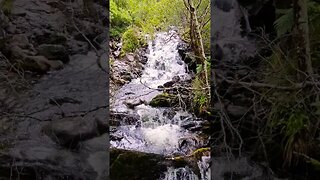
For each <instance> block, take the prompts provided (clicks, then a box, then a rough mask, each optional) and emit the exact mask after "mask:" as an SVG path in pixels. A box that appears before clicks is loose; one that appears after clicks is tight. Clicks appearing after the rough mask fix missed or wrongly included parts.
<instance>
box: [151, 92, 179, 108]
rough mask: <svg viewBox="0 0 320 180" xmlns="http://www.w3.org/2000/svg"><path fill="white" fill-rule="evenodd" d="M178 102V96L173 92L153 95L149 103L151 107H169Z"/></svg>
mask: <svg viewBox="0 0 320 180" xmlns="http://www.w3.org/2000/svg"><path fill="white" fill-rule="evenodd" d="M177 103H178V97H177V96H176V95H173V94H168V93H163V94H159V95H157V96H156V97H154V98H153V99H152V100H151V101H150V103H149V105H150V106H152V107H171V106H174V105H175V104H177Z"/></svg>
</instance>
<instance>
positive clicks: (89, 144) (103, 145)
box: [81, 133, 109, 152]
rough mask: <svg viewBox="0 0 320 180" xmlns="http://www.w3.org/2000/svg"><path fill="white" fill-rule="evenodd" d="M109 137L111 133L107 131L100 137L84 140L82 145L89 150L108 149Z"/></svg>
mask: <svg viewBox="0 0 320 180" xmlns="http://www.w3.org/2000/svg"><path fill="white" fill-rule="evenodd" d="M108 139H109V135H108V134H107V133H106V134H103V135H101V136H99V137H95V138H92V139H89V140H86V141H83V142H82V143H81V147H82V149H85V150H87V151H89V152H97V151H106V150H107V148H108V145H107V142H108Z"/></svg>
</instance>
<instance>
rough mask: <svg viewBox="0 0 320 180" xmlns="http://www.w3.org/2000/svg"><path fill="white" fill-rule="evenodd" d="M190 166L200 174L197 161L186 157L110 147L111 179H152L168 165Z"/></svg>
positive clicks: (157, 176) (163, 171)
mask: <svg viewBox="0 0 320 180" xmlns="http://www.w3.org/2000/svg"><path fill="white" fill-rule="evenodd" d="M186 166H189V167H191V169H192V170H193V171H194V172H195V173H196V174H198V176H200V171H199V169H198V166H197V164H196V162H191V161H189V160H188V159H186V158H179V159H175V160H170V159H168V158H167V157H165V156H163V155H160V154H153V153H145V152H139V151H133V150H124V149H116V148H111V149H110V179H112V180H113V179H114V180H127V179H130V180H151V179H159V178H160V177H161V176H162V175H163V174H164V173H165V172H166V171H167V170H168V167H174V168H180V167H186Z"/></svg>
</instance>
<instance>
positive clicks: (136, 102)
mask: <svg viewBox="0 0 320 180" xmlns="http://www.w3.org/2000/svg"><path fill="white" fill-rule="evenodd" d="M144 103H146V102H145V101H143V100H141V99H130V100H126V101H125V102H124V104H125V105H126V106H127V107H128V108H130V109H134V108H135V107H136V106H139V105H141V104H144Z"/></svg>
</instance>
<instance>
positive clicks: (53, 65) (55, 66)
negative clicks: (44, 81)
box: [47, 60, 63, 70]
mask: <svg viewBox="0 0 320 180" xmlns="http://www.w3.org/2000/svg"><path fill="white" fill-rule="evenodd" d="M47 63H48V64H49V65H50V70H60V69H62V68H63V62H62V61H59V60H57V61H50V60H48V62H47Z"/></svg>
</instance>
